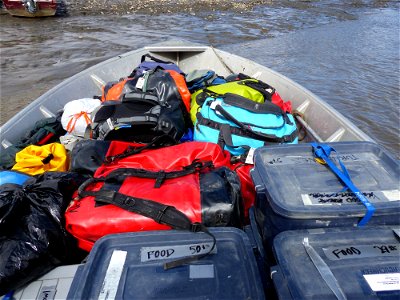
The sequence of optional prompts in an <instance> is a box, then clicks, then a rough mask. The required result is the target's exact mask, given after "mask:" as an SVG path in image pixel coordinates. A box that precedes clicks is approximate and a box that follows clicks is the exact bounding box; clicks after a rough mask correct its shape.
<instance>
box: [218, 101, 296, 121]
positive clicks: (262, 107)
mask: <svg viewBox="0 0 400 300" xmlns="http://www.w3.org/2000/svg"><path fill="white" fill-rule="evenodd" d="M221 98H223V99H224V102H225V103H226V104H228V105H233V106H235V107H239V108H242V109H245V110H248V111H251V112H253V113H259V114H273V115H276V116H284V114H285V112H284V111H283V110H282V109H281V108H280V107H279V106H278V105H276V104H274V103H272V102H268V101H267V102H264V103H258V102H254V101H252V100H250V99H247V98H246V97H243V96H240V95H236V94H232V93H226V94H225V95H224V96H222V97H221ZM290 125H292V124H290Z"/></svg>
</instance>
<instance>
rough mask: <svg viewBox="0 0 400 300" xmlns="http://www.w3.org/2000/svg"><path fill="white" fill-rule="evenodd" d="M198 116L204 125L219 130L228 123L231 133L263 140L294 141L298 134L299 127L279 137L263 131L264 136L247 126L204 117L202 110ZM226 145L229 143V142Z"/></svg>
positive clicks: (200, 123)
mask: <svg viewBox="0 0 400 300" xmlns="http://www.w3.org/2000/svg"><path fill="white" fill-rule="evenodd" d="M196 118H197V125H204V126H207V127H210V128H213V129H215V130H219V131H220V130H221V128H222V126H223V125H227V127H229V131H230V134H234V135H239V136H243V137H248V138H252V139H256V140H260V141H263V142H269V143H290V142H293V141H294V140H295V139H296V138H297V136H298V133H297V129H296V130H294V131H293V132H292V133H291V134H288V135H284V136H282V137H277V136H275V135H269V134H265V133H262V136H260V134H261V133H259V132H256V131H249V130H247V128H245V129H246V130H245V129H243V128H240V127H233V126H230V125H229V124H223V123H219V122H216V121H213V120H210V119H207V118H205V117H203V115H202V114H201V112H198V113H197V114H196ZM197 125H196V126H197ZM225 132H227V130H225ZM225 136H227V135H225ZM226 145H228V143H227V144H226ZM231 147H233V146H231Z"/></svg>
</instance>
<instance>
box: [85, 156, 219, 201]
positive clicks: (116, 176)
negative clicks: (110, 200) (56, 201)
mask: <svg viewBox="0 0 400 300" xmlns="http://www.w3.org/2000/svg"><path fill="white" fill-rule="evenodd" d="M212 168H214V165H213V163H212V161H199V160H194V161H193V162H192V163H191V164H190V165H188V166H184V167H182V170H179V171H170V172H166V171H164V170H161V171H149V170H146V169H134V168H118V169H115V170H113V171H112V172H110V173H109V174H107V176H104V177H100V178H91V179H89V180H87V181H86V182H84V183H83V184H82V185H81V186H80V187H79V189H78V194H79V193H82V195H83V194H84V193H86V192H87V191H84V189H85V188H86V187H87V186H89V185H90V184H92V183H95V182H107V181H112V182H123V181H124V180H125V179H126V178H127V177H139V178H150V179H155V180H156V182H155V184H154V188H160V187H161V185H162V183H163V182H164V180H166V179H172V178H179V177H183V176H186V175H189V174H193V173H196V172H200V171H203V170H206V169H212ZM84 196H87V195H84Z"/></svg>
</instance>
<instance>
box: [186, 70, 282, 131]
mask: <svg viewBox="0 0 400 300" xmlns="http://www.w3.org/2000/svg"><path fill="white" fill-rule="evenodd" d="M226 93H231V94H236V95H239V96H242V97H245V98H247V99H250V100H252V101H254V102H258V103H264V102H265V101H266V100H267V101H271V98H272V95H273V94H274V93H275V89H274V88H273V87H271V86H269V85H268V84H266V83H264V82H262V81H260V80H257V79H253V78H250V79H243V80H237V81H232V82H227V83H223V84H219V85H213V86H208V87H207V88H205V89H202V90H198V91H196V92H195V93H193V94H192V96H191V103H190V118H191V120H192V122H193V124H194V123H195V122H196V114H197V113H198V112H200V109H201V106H202V105H203V103H204V101H205V100H206V98H207V97H209V96H221V95H225V94H226Z"/></svg>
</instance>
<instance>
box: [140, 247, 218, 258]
mask: <svg viewBox="0 0 400 300" xmlns="http://www.w3.org/2000/svg"><path fill="white" fill-rule="evenodd" d="M212 245H213V243H200V244H189V245H175V246H160V247H142V248H140V261H141V262H147V261H152V260H164V259H170V258H181V257H186V256H191V255H198V254H204V253H207V252H208V251H210V249H211V247H212ZM216 250H217V248H216V247H214V250H213V251H212V252H211V253H216Z"/></svg>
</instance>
